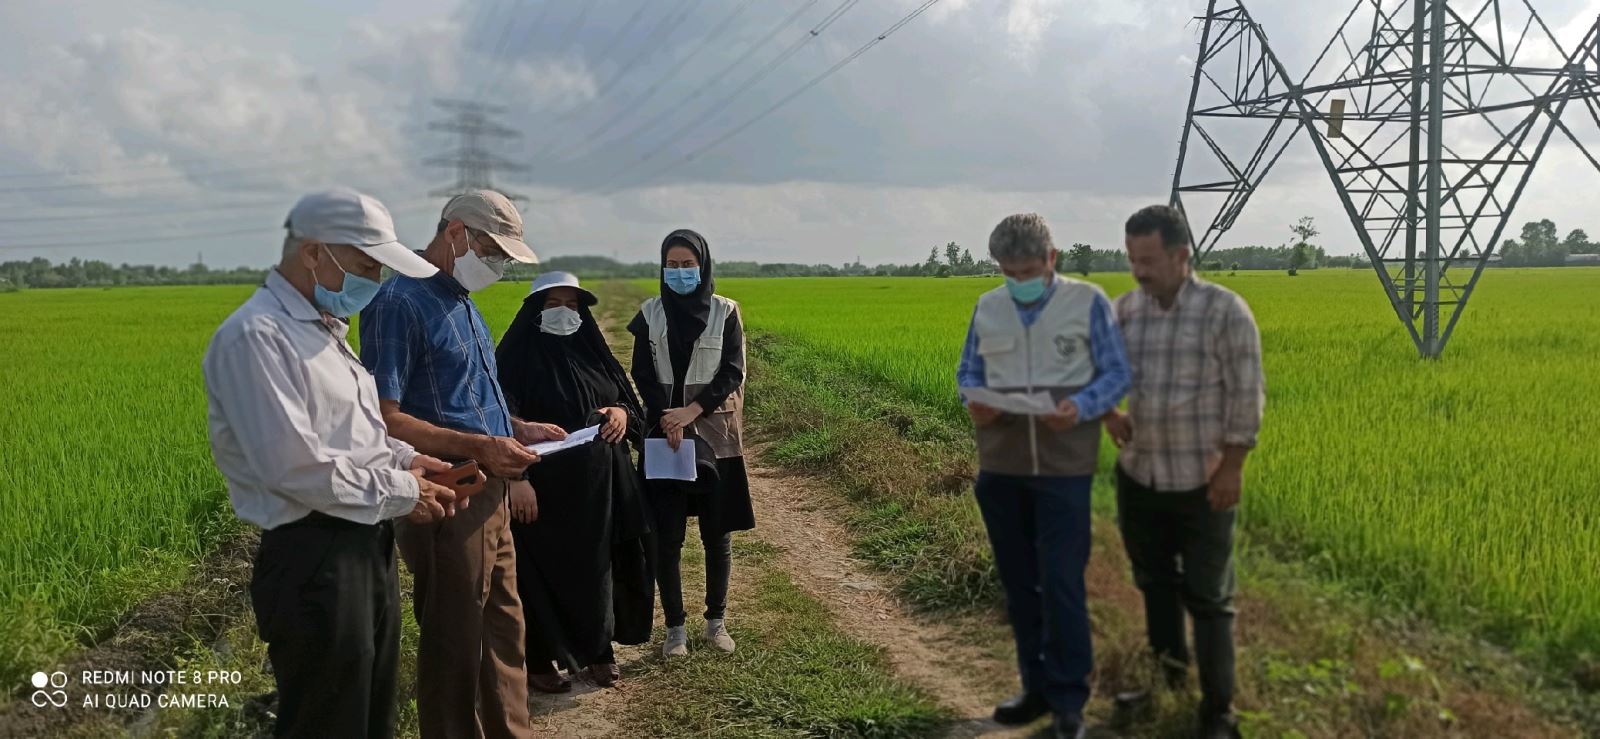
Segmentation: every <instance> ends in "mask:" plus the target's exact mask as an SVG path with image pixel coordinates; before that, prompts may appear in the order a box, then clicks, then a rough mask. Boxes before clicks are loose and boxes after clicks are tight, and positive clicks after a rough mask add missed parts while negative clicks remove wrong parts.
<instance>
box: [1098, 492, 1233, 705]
mask: <svg viewBox="0 0 1600 739" xmlns="http://www.w3.org/2000/svg"><path fill="white" fill-rule="evenodd" d="M1234 516H1235V512H1234V511H1232V510H1228V511H1213V510H1211V504H1210V502H1209V501H1207V500H1206V489H1205V488H1199V489H1196V490H1186V491H1179V492H1173V491H1165V490H1152V489H1150V488H1149V487H1146V486H1144V485H1142V484H1140V483H1139V482H1138V481H1136V480H1134V479H1133V478H1131V477H1129V476H1128V475H1127V473H1125V472H1123V471H1122V468H1121V467H1118V468H1117V522H1118V524H1119V525H1120V527H1121V529H1122V542H1123V544H1124V545H1125V546H1126V547H1127V549H1128V559H1129V560H1130V561H1131V562H1132V563H1133V581H1134V584H1135V585H1138V586H1139V590H1140V592H1142V593H1143V594H1144V616H1145V627H1146V629H1148V632H1149V637H1150V648H1151V649H1152V650H1153V651H1154V652H1155V653H1156V656H1157V657H1159V658H1161V660H1162V661H1163V663H1164V664H1166V665H1167V666H1168V669H1169V670H1170V669H1174V668H1176V669H1179V670H1182V669H1185V668H1186V667H1187V666H1188V664H1189V649H1188V645H1187V643H1186V640H1185V639H1184V628H1183V627H1184V611H1185V610H1187V611H1188V614H1189V617H1190V618H1191V619H1193V621H1194V656H1195V661H1196V662H1197V663H1198V666H1199V670H1200V693H1201V696H1202V702H1201V710H1202V711H1203V712H1204V713H1206V714H1208V715H1218V714H1223V713H1227V712H1228V711H1229V710H1231V707H1232V705H1233V687H1234V654H1233V615H1234V609H1233V591H1234V578H1233V524H1234Z"/></svg>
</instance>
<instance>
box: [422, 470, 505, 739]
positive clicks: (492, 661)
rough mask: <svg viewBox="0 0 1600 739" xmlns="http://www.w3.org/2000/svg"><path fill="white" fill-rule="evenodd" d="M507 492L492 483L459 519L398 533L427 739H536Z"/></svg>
mask: <svg viewBox="0 0 1600 739" xmlns="http://www.w3.org/2000/svg"><path fill="white" fill-rule="evenodd" d="M507 485H508V484H507V481H505V480H501V479H496V478H490V479H489V481H488V483H487V484H486V485H485V486H484V490H483V492H481V493H479V494H478V495H476V496H473V498H472V502H471V504H470V505H469V506H468V508H467V510H465V511H460V512H458V513H457V514H456V515H455V516H454V517H453V518H447V519H445V520H443V521H438V522H435V523H431V524H425V525H421V526H417V525H412V524H408V523H405V522H404V521H401V522H400V523H399V525H398V526H397V539H398V544H399V547H400V555H401V557H402V558H404V559H405V563H406V566H407V567H408V568H409V569H410V570H411V572H412V575H413V576H414V578H415V585H416V593H415V603H414V609H415V613H416V617H417V624H418V626H420V627H421V631H422V638H421V643H420V644H419V645H418V654H417V718H418V722H419V724H420V725H421V729H422V736H423V737H425V738H426V739H480V738H485V737H487V738H489V739H501V738H502V737H506V738H509V737H516V738H517V739H522V738H523V737H531V736H532V735H533V728H532V725H531V724H530V722H529V719H528V678H527V664H526V659H525V656H524V653H523V641H522V639H523V623H522V600H521V598H519V597H518V596H517V571H516V549H515V548H514V547H513V545H512V540H511V511H510V508H509V507H508V502H507V500H506V498H507V496H506V493H507Z"/></svg>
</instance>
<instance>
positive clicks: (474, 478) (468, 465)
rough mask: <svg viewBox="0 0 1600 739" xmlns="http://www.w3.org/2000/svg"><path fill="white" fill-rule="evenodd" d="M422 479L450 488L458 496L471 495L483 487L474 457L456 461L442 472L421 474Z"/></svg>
mask: <svg viewBox="0 0 1600 739" xmlns="http://www.w3.org/2000/svg"><path fill="white" fill-rule="evenodd" d="M423 479H425V480H427V481H428V482H432V483H438V484H440V485H443V486H445V487H447V488H450V489H451V490H454V491H456V495H458V496H466V495H472V494H473V493H476V492H478V491H480V490H482V489H483V480H482V479H480V478H479V476H478V460H475V459H466V460H462V461H460V462H457V463H456V464H455V466H454V467H451V468H450V469H448V470H445V471H444V472H430V473H428V474H426V475H423Z"/></svg>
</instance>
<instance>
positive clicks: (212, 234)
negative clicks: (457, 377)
mask: <svg viewBox="0 0 1600 739" xmlns="http://www.w3.org/2000/svg"><path fill="white" fill-rule="evenodd" d="M433 204H434V203H433V201H422V200H417V201H411V202H407V203H403V204H401V205H398V206H394V207H391V208H389V212H390V213H405V212H410V211H415V210H417V209H419V208H422V207H427V206H431V205H433ZM288 205H292V203H288ZM285 212H287V211H285ZM282 231H283V222H282V221H279V220H276V219H274V220H273V221H272V222H269V223H265V224H258V225H254V226H249V227H243V228H235V229H225V230H218V231H196V232H190V233H177V234H167V235H161V236H134V237H127V236H123V237H118V238H111V239H90V240H68V241H54V242H43V243H23V244H19V243H15V242H13V241H12V240H10V239H3V238H0V251H19V250H23V249H78V248H88V247H96V246H117V245H121V244H155V243H160V242H164V241H192V240H194V239H208V238H221V237H224V236H244V235H249V234H268V233H272V232H280V233H281V232H282Z"/></svg>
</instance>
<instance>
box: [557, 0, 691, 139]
mask: <svg viewBox="0 0 1600 739" xmlns="http://www.w3.org/2000/svg"><path fill="white" fill-rule="evenodd" d="M701 2H703V0H682V2H680V3H679V4H678V12H677V13H676V14H674V13H672V12H670V11H669V12H668V13H667V14H666V15H663V16H661V18H660V19H658V20H657V21H656V25H655V27H654V28H652V29H650V31H649V32H648V33H646V34H645V38H646V39H651V38H654V39H656V43H655V44H653V45H652V44H640V45H639V46H638V48H637V49H636V50H635V52H634V54H633V56H631V57H629V58H628V59H627V60H626V61H624V62H623V63H622V64H620V65H618V67H617V69H616V71H614V72H612V73H611V76H610V77H608V78H607V79H606V81H604V82H602V83H600V86H599V87H597V88H595V94H594V96H593V97H590V98H589V99H587V100H585V101H583V102H582V103H580V104H579V105H578V106H577V107H575V108H573V109H572V110H569V111H567V113H566V114H565V116H564V119H566V120H570V119H572V118H575V117H577V116H579V115H582V114H583V113H584V112H587V111H588V110H589V108H591V107H593V106H594V105H595V104H596V103H598V102H599V101H600V100H601V99H602V98H604V97H605V96H606V95H607V94H608V93H609V92H611V90H612V89H613V88H615V87H616V85H617V82H619V81H620V80H621V79H622V78H624V77H626V76H627V75H628V73H629V72H632V71H633V70H634V68H635V67H637V66H638V65H639V63H640V62H641V61H644V59H645V58H646V57H647V56H649V55H650V54H653V53H655V51H656V50H658V49H660V48H661V47H663V46H665V45H666V42H667V39H668V38H671V36H672V33H673V32H674V31H676V30H678V27H679V26H681V25H683V22H684V21H685V20H687V19H688V17H689V14H690V12H691V11H692V10H693V9H694V7H695V6H697V5H699V4H700V3H701ZM559 138H560V136H559V135H557V134H556V133H555V131H554V130H552V131H551V135H550V136H547V137H546V138H545V141H544V144H543V145H542V146H540V147H539V149H538V150H537V151H535V152H534V154H533V158H535V159H539V158H542V157H543V156H544V155H545V154H546V153H548V152H549V151H550V147H551V146H552V145H553V144H555V142H556V140H557V139H559Z"/></svg>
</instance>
